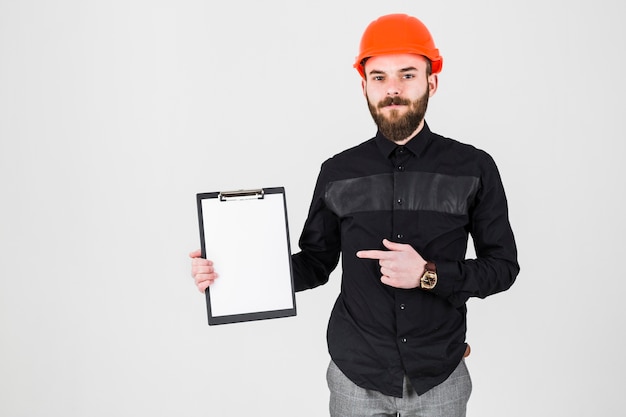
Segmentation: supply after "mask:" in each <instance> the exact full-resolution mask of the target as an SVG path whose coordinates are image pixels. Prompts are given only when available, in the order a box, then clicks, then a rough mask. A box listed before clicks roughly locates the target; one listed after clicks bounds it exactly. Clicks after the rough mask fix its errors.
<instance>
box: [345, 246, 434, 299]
mask: <svg viewBox="0 0 626 417" xmlns="http://www.w3.org/2000/svg"><path fill="white" fill-rule="evenodd" d="M383 245H384V246H385V247H386V248H387V249H389V250H386V251H385V250H361V251H358V252H357V253H356V256H357V257H359V258H363V259H376V260H378V264H379V265H380V273H381V274H382V276H381V278H380V280H381V282H382V283H383V284H385V285H389V286H390V287H395V288H404V289H410V288H417V287H419V284H420V278H421V277H422V275H423V274H424V267H425V265H426V261H425V260H424V258H422V256H421V255H420V254H419V253H417V251H416V250H415V249H413V247H412V246H411V245H407V244H405V243H396V242H392V241H390V240H387V239H383Z"/></svg>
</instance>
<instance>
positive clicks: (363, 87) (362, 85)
mask: <svg viewBox="0 0 626 417" xmlns="http://www.w3.org/2000/svg"><path fill="white" fill-rule="evenodd" d="M361 88H362V89H363V95H364V96H365V97H367V91H366V88H367V81H365V78H361Z"/></svg>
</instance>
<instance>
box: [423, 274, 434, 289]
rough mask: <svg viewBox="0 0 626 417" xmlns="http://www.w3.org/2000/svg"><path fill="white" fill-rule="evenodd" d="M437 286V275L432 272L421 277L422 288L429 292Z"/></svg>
mask: <svg viewBox="0 0 626 417" xmlns="http://www.w3.org/2000/svg"><path fill="white" fill-rule="evenodd" d="M436 284H437V274H435V273H434V272H432V271H426V272H425V273H424V276H423V277H422V288H424V289H427V290H430V289H433V288H434V287H435V285H436Z"/></svg>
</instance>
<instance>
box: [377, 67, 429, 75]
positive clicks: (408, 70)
mask: <svg viewBox="0 0 626 417" xmlns="http://www.w3.org/2000/svg"><path fill="white" fill-rule="evenodd" d="M411 71H418V69H417V68H415V67H405V68H402V69H401V70H400V71H398V72H399V73H404V72H411ZM368 74H369V75H381V74H386V72H385V71H381V70H377V69H373V70H371V71H370V72H369V73H368Z"/></svg>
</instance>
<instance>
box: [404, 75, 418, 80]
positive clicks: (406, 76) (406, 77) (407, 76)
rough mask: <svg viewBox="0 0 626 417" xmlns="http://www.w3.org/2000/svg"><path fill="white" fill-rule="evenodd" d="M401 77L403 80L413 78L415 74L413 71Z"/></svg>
mask: <svg viewBox="0 0 626 417" xmlns="http://www.w3.org/2000/svg"><path fill="white" fill-rule="evenodd" d="M402 78H404V79H405V80H410V79H411V78H415V74H413V73H408V74H404V76H403V77H402Z"/></svg>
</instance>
